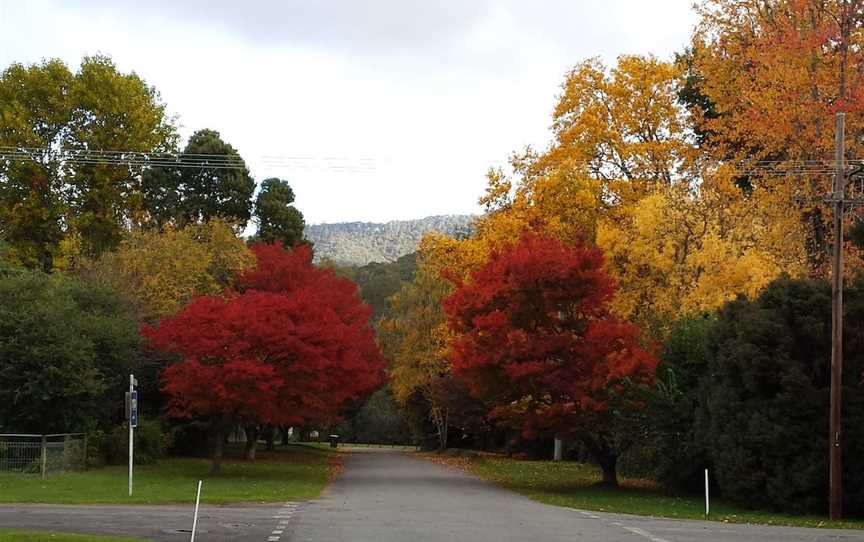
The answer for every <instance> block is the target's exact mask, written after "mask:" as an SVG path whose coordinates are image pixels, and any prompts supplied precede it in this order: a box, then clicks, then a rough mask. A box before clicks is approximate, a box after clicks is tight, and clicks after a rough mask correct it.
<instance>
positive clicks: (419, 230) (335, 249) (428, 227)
mask: <svg viewBox="0 0 864 542" xmlns="http://www.w3.org/2000/svg"><path fill="white" fill-rule="evenodd" d="M473 219H474V217H473V216H471V215H443V216H430V217H426V218H421V219H418V220H394V221H391V222H386V223H383V224H378V223H373V222H343V223H339V224H312V225H309V226H306V230H305V235H306V239H309V240H310V241H312V242H313V243H315V258H316V259H317V260H322V259H329V260H332V261H334V262H335V263H337V264H339V265H366V264H368V263H371V262H381V263H385V262H394V261H396V260H397V259H398V258H399V257H401V256H404V255H406V254H410V253H412V252H414V251H415V250H417V244H418V243H419V242H420V239H421V238H422V237H423V235H424V234H425V233H427V232H430V231H436V232H440V233H443V234H444V235H450V236H454V237H456V236H461V235H466V234H467V233H469V232H470V224H471V221H472V220H473Z"/></svg>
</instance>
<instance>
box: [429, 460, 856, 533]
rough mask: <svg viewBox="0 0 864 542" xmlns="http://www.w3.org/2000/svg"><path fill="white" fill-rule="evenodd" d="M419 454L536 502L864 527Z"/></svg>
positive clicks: (572, 469) (591, 475)
mask: <svg viewBox="0 0 864 542" xmlns="http://www.w3.org/2000/svg"><path fill="white" fill-rule="evenodd" d="M423 455H424V456H425V457H427V458H429V459H431V460H433V461H436V462H441V463H445V464H448V465H451V466H456V467H460V468H463V469H466V470H468V471H470V472H472V473H474V474H475V475H477V476H479V477H480V478H483V479H484V480H488V481H490V482H494V483H496V484H498V485H500V486H503V487H506V488H508V489H511V490H513V491H516V492H517V493H521V494H523V495H525V496H527V497H530V498H532V499H534V500H536V501H540V502H544V503H547V504H554V505H558V506H566V507H569V508H578V509H581V510H594V511H601V512H617V513H624V514H638V515H643V516H657V517H665V518H679V519H710V520H713V521H722V522H727V523H760V524H765V525H794V526H799V527H831V528H847V529H864V520H857V521H828V520H827V519H826V518H823V517H812V516H788V515H780V514H772V513H768V512H754V511H751V510H744V509H741V508H737V507H735V506H733V505H731V504H729V503H726V502H723V501H722V500H719V499H712V500H711V515H710V516H709V517H708V518H706V517H705V498H704V496H702V495H694V496H680V495H670V494H669V493H666V492H663V491H661V490H659V489H658V488H657V487H656V486H655V485H654V484H653V483H652V482H648V481H645V480H628V479H624V480H620V483H621V487H618V488H610V487H605V486H601V485H598V482H599V481H600V471H599V469H598V468H597V467H595V466H593V465H587V464H584V463H575V462H570V461H562V462H552V461H523V460H516V459H507V458H505V457H501V456H495V455H491V454H481V455H476V456H475V455H470V456H467V457H445V456H440V455H436V454H423Z"/></svg>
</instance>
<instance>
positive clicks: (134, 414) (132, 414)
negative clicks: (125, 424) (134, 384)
mask: <svg viewBox="0 0 864 542" xmlns="http://www.w3.org/2000/svg"><path fill="white" fill-rule="evenodd" d="M130 403H131V408H130V409H129V423H131V424H132V427H138V392H137V391H133V392H132V398H131V401H130Z"/></svg>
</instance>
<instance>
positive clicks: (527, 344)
mask: <svg viewBox="0 0 864 542" xmlns="http://www.w3.org/2000/svg"><path fill="white" fill-rule="evenodd" d="M456 286H457V288H456V290H455V291H454V293H453V294H452V295H451V296H450V297H449V298H447V299H446V300H445V301H444V309H445V311H446V313H447V316H448V322H449V325H450V327H451V329H452V330H453V331H454V332H455V333H456V337H455V339H454V340H453V342H452V346H451V352H450V356H451V361H452V364H453V372H454V374H455V375H456V376H457V377H458V378H460V379H462V380H463V381H464V382H465V383H466V385H467V386H468V388H469V389H470V390H471V392H472V393H473V394H474V395H476V396H477V397H479V398H480V399H482V400H484V401H485V402H486V403H487V404H490V405H493V410H492V412H491V413H490V414H491V417H493V418H496V419H499V420H501V421H502V422H505V423H508V424H512V425H516V426H518V427H519V428H521V430H522V431H523V433H524V434H526V435H527V436H533V435H550V436H551V435H557V436H560V437H576V438H579V439H580V440H581V441H582V442H583V444H584V445H585V447H586V449H587V450H588V451H589V453H591V454H592V455H593V456H594V459H595V460H596V461H597V463H598V464H599V465H600V466H601V468H602V469H603V473H604V480H605V481H606V482H608V483H611V484H614V483H617V476H616V463H617V457H618V454H619V452H620V450H618V449H616V442H620V440H619V439H615V438H613V436H612V435H611V434H610V432H611V429H612V427H611V426H612V425H613V420H612V419H611V418H610V412H611V411H612V410H613V406H614V409H615V410H618V409H620V408H626V407H627V406H628V399H629V397H628V390H630V389H632V388H631V384H634V383H635V384H640V383H648V382H650V381H651V380H652V378H653V374H654V370H655V368H656V365H657V358H656V357H655V356H654V355H653V354H651V353H650V352H648V351H647V350H646V349H644V348H642V347H641V346H640V344H639V329H638V328H637V327H636V326H633V325H630V324H626V323H622V322H619V321H616V320H615V319H614V318H613V317H612V316H611V315H610V314H609V301H610V300H611V299H612V297H613V295H614V293H615V283H614V281H613V279H612V278H610V277H609V276H608V275H607V274H606V272H605V271H604V270H603V254H602V252H601V251H600V250H599V249H597V248H587V247H584V246H582V245H575V246H569V245H565V244H563V243H561V242H559V241H556V240H554V239H549V238H544V237H541V236H538V235H536V234H526V235H524V236H523V237H522V238H521V239H520V241H519V242H517V243H515V244H513V245H510V246H507V247H505V248H503V249H502V250H500V251H497V252H494V253H493V254H492V255H491V257H490V259H489V261H488V262H487V264H486V265H484V266H483V267H482V268H480V269H478V270H477V271H475V272H474V273H473V274H471V276H470V277H469V279H468V280H467V281H458V280H457V281H456ZM630 406H632V400H631V401H630Z"/></svg>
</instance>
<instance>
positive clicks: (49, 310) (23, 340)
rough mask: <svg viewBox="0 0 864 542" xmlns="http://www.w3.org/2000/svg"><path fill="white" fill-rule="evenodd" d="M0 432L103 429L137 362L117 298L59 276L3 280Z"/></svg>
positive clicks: (132, 328) (131, 327)
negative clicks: (98, 427)
mask: <svg viewBox="0 0 864 542" xmlns="http://www.w3.org/2000/svg"><path fill="white" fill-rule="evenodd" d="M0 299H3V303H0V432H7V433H8V432H27V433H61V432H67V431H84V430H88V429H92V428H94V427H96V426H99V425H102V426H104V424H105V422H107V421H108V420H109V417H110V415H111V414H112V409H111V408H106V405H111V404H119V403H118V401H119V400H120V399H122V393H123V385H124V379H125V378H128V377H127V376H126V375H128V374H129V373H130V370H132V369H133V368H134V366H135V363H136V360H137V356H138V345H139V337H138V324H137V322H136V321H135V319H134V318H133V317H132V315H131V314H130V311H129V309H128V306H127V305H126V303H124V301H123V299H122V298H121V297H120V296H119V295H117V293H116V292H114V291H112V290H111V289H109V288H106V287H104V286H99V285H96V284H94V283H92V282H89V281H85V280H80V279H74V278H69V277H67V276H64V275H61V274H54V275H47V274H45V273H43V272H41V271H22V272H20V273H15V274H12V275H7V276H0Z"/></svg>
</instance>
